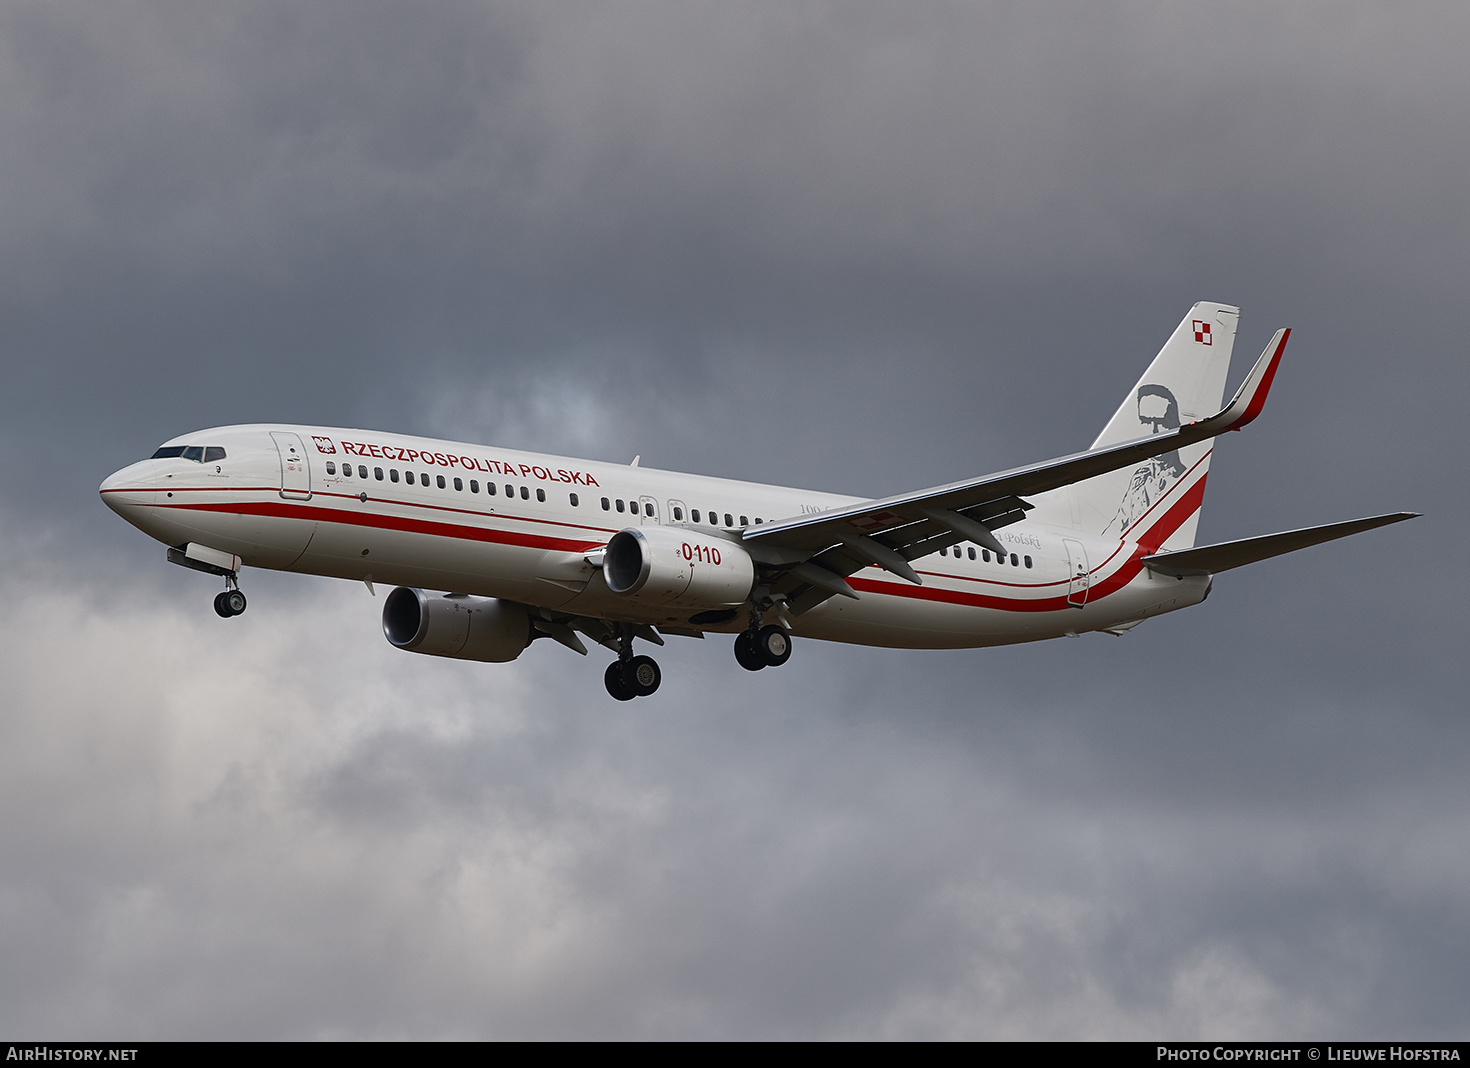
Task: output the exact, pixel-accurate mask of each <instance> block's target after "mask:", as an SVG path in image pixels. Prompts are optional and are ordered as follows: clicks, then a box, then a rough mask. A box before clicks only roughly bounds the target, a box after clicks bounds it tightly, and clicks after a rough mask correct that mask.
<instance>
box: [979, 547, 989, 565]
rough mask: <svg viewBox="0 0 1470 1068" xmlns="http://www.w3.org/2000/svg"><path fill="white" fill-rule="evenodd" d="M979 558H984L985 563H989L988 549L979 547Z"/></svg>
mask: <svg viewBox="0 0 1470 1068" xmlns="http://www.w3.org/2000/svg"><path fill="white" fill-rule="evenodd" d="M980 559H981V560H984V561H985V562H986V563H987V564H988V563H990V550H989V549H981V550H980Z"/></svg>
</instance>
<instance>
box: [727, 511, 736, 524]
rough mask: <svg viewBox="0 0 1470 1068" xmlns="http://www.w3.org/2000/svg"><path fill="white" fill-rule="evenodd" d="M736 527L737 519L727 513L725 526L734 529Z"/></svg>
mask: <svg viewBox="0 0 1470 1068" xmlns="http://www.w3.org/2000/svg"><path fill="white" fill-rule="evenodd" d="M734 525H735V517H734V516H733V515H731V514H730V513H729V512H726V513H725V526H727V527H733V526H734Z"/></svg>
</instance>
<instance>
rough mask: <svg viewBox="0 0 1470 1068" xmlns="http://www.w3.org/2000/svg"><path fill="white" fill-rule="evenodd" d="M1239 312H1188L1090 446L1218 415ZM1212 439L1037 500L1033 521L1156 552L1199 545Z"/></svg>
mask: <svg viewBox="0 0 1470 1068" xmlns="http://www.w3.org/2000/svg"><path fill="white" fill-rule="evenodd" d="M1239 319H1240V309H1239V308H1235V307H1232V306H1230V305H1228V304H1214V303H1211V302H1209V301H1201V302H1200V303H1199V304H1196V305H1195V306H1194V307H1193V308H1191V309H1190V310H1189V314H1187V315H1185V317H1184V319H1183V320H1182V321H1181V322H1180V323H1179V326H1178V327H1177V328H1176V329H1175V330H1174V333H1173V334H1172V335H1171V336H1170V337H1169V340H1168V341H1167V342H1165V343H1164V347H1163V348H1162V349H1160V350H1159V354H1158V355H1157V356H1155V357H1154V360H1153V363H1151V364H1149V366H1148V370H1147V371H1145V372H1144V373H1143V377H1142V378H1140V379H1139V380H1138V381H1137V383H1135V384H1134V386H1133V388H1132V389H1131V390H1129V391H1128V393H1127V394H1126V395H1125V396H1124V397H1123V402H1122V403H1121V404H1119V405H1118V410H1117V411H1116V412H1114V413H1113V417H1112V418H1111V419H1109V420H1108V423H1107V426H1105V427H1103V431H1102V433H1101V434H1099V435H1098V436H1097V440H1096V441H1094V442H1093V443H1092V448H1094V449H1098V448H1102V447H1104V446H1107V445H1117V444H1119V443H1121V442H1125V441H1132V440H1134V439H1136V438H1141V437H1147V436H1148V435H1150V434H1158V433H1162V432H1164V431H1166V430H1172V429H1174V428H1175V427H1178V426H1182V425H1184V424H1185V423H1190V422H1193V421H1194V420H1197V419H1205V418H1208V417H1209V416H1211V415H1213V414H1215V412H1217V411H1218V410H1219V409H1220V404H1221V401H1222V400H1223V399H1224V394H1225V377H1226V374H1227V373H1228V372H1229V370H1230V352H1231V350H1232V349H1233V348H1234V346H1235V327H1236V324H1237V322H1238V321H1239ZM1213 447H1214V442H1213V441H1203V442H1199V443H1197V444H1195V445H1190V446H1187V447H1185V448H1183V449H1180V450H1179V451H1178V452H1171V453H1166V454H1164V455H1163V456H1157V457H1155V458H1153V459H1151V460H1148V461H1145V462H1144V463H1142V464H1140V465H1139V466H1138V467H1136V468H1132V469H1127V468H1125V469H1123V470H1120V471H1113V472H1110V473H1108V474H1106V475H1099V476H1097V477H1096V478H1090V479H1088V480H1087V481H1085V482H1079V483H1077V484H1076V485H1075V486H1069V487H1067V488H1066V489H1062V490H1057V491H1055V492H1054V493H1049V494H1044V495H1042V496H1041V497H1040V498H1038V499H1036V501H1035V503H1036V505H1037V513H1043V514H1037V513H1033V516H1034V517H1035V518H1039V519H1042V518H1044V520H1045V521H1047V522H1052V523H1057V524H1058V525H1066V526H1071V527H1073V528H1074V529H1077V530H1081V531H1085V532H1087V533H1090V534H1103V535H1106V536H1108V537H1122V538H1127V539H1129V540H1132V541H1142V542H1144V543H1145V544H1147V545H1148V546H1149V547H1150V548H1152V549H1156V550H1157V549H1182V548H1188V547H1189V546H1191V545H1193V544H1194V531H1195V526H1196V525H1197V523H1198V522H1199V505H1200V500H1201V498H1202V496H1203V493H1204V483H1205V475H1206V473H1207V472H1208V470H1209V465H1210V451H1211V449H1213Z"/></svg>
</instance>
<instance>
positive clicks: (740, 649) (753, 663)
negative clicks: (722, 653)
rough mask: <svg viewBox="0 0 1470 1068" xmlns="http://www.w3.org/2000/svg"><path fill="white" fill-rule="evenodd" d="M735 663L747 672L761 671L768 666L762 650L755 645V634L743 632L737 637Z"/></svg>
mask: <svg viewBox="0 0 1470 1068" xmlns="http://www.w3.org/2000/svg"><path fill="white" fill-rule="evenodd" d="M735 662H736V663H737V664H739V665H740V666H741V667H743V668H744V669H745V670H746V671H759V670H760V669H761V668H763V667H765V666H766V661H765V658H764V657H763V656H761V653H760V650H759V649H757V648H756V645H755V634H754V633H753V632H751V631H748V630H743V631H741V632H740V633H739V634H737V635H736V636H735Z"/></svg>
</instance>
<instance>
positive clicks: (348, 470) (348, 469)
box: [342, 464, 352, 478]
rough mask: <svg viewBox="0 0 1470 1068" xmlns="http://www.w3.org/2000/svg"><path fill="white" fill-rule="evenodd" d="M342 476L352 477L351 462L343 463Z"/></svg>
mask: <svg viewBox="0 0 1470 1068" xmlns="http://www.w3.org/2000/svg"><path fill="white" fill-rule="evenodd" d="M342 476H343V477H344V478H351V477H352V465H351V464H343V465H342Z"/></svg>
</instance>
